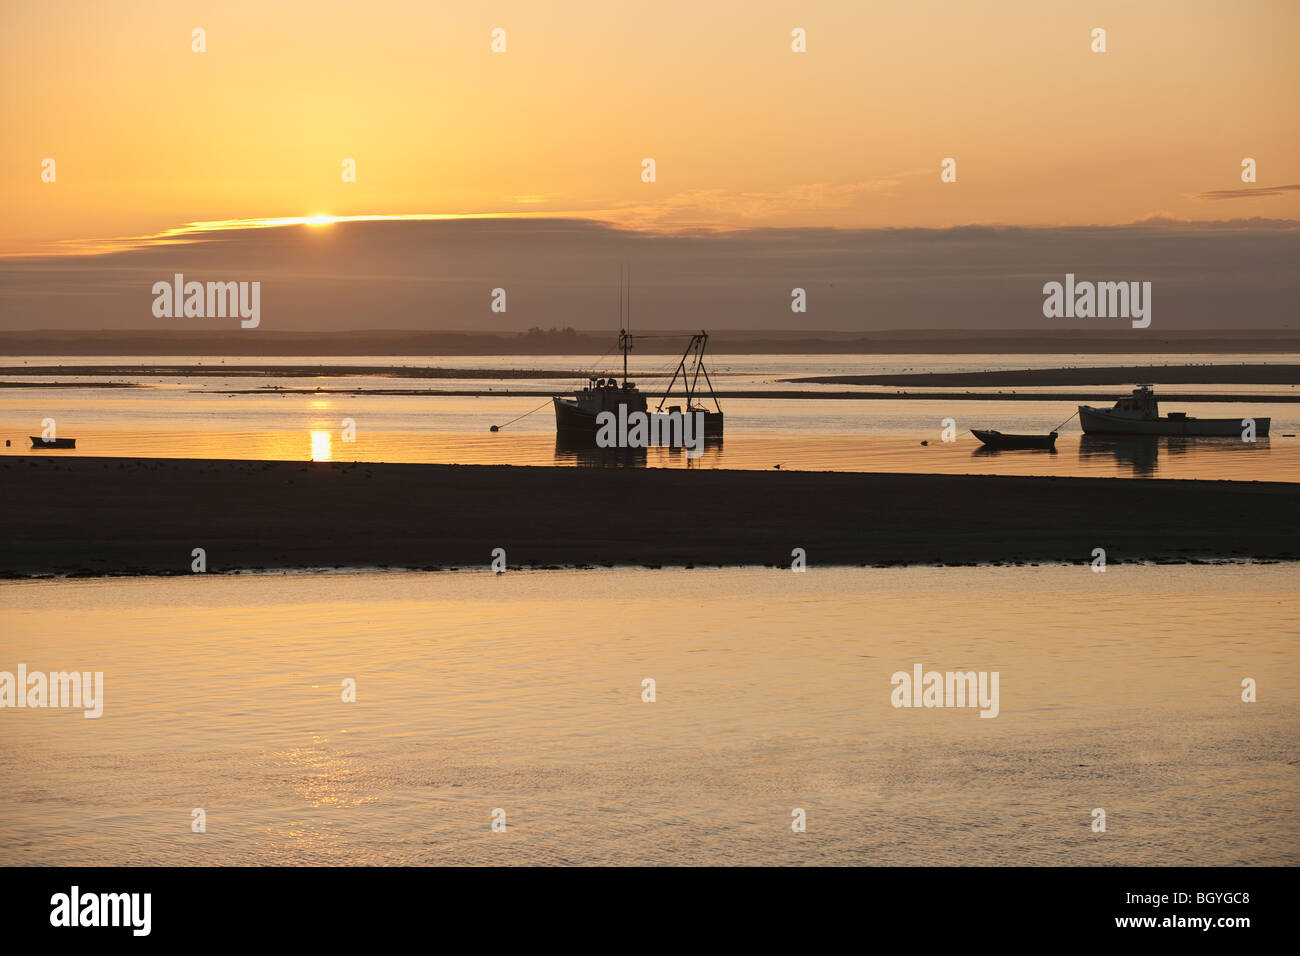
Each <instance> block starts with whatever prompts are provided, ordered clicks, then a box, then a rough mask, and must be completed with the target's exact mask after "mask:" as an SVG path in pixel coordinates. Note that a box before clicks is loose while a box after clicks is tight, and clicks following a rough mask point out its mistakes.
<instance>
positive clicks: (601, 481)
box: [0, 456, 1300, 615]
mask: <svg viewBox="0 0 1300 956" xmlns="http://www.w3.org/2000/svg"><path fill="white" fill-rule="evenodd" d="M0 482H2V483H3V486H4V488H5V496H4V500H3V505H0V508H2V509H3V511H2V512H0V514H2V517H3V521H4V531H5V533H4V535H2V536H0V576H6V577H23V576H31V575H48V574H71V575H105V574H189V573H191V561H192V560H193V558H192V555H193V550H194V549H195V548H202V549H203V551H204V554H205V559H206V564H207V569H208V571H210V572H234V571H250V570H259V569H262V570H274V569H310V568H329V567H347V568H371V567H383V568H411V569H424V570H437V569H444V568H478V569H482V570H484V571H485V572H486V569H487V567H488V565H489V563H490V562H491V560H492V552H493V549H495V548H503V549H505V552H506V561H507V562H508V564H509V565H510V566H511V567H516V568H518V567H558V566H564V567H589V566H597V565H610V566H619V565H624V566H626V565H648V566H651V567H658V566H663V565H673V566H688V567H691V566H697V565H699V566H717V565H769V566H774V567H782V568H788V567H789V566H790V562H791V552H792V551H793V549H795V548H802V549H804V552H805V553H806V555H807V562H808V573H809V574H816V569H817V567H818V566H819V565H907V564H927V565H941V564H942V565H952V564H971V563H1007V562H1011V563H1014V562H1031V563H1032V562H1043V561H1050V562H1074V563H1081V562H1082V563H1087V562H1089V561H1091V559H1092V557H1093V549H1094V548H1104V549H1105V551H1106V555H1107V560H1108V563H1110V564H1111V565H1112V567H1111V571H1110V573H1111V574H1114V573H1123V572H1122V571H1119V570H1118V569H1117V568H1115V565H1116V564H1121V563H1124V562H1131V561H1159V562H1174V563H1181V562H1198V561H1213V560H1219V559H1252V560H1275V559H1276V560H1296V559H1297V558H1300V554H1298V553H1297V551H1300V544H1297V539H1296V534H1295V531H1296V528H1297V527H1300V484H1289V483H1282V482H1235V481H1178V480H1160V479H1133V478H1046V477H1043V478H1037V477H1019V476H987V475H924V474H846V473H836V472H798V471H780V472H778V471H771V472H756V471H723V470H710V469H702V470H695V471H687V470H677V469H620V468H612V469H603V468H562V467H510V466H498V465H460V466H457V465H423V464H366V463H344V462H312V463H302V462H288V461H228V460H194V459H128V458H46V457H42V456H12V457H4V458H0ZM783 573H789V572H783ZM1079 573H1080V574H1090V573H1091V572H1090V571H1089V569H1087V568H1086V567H1080V568H1079ZM1094 580H1097V581H1098V585H1097V586H1098V587H1099V588H1103V589H1104V588H1105V586H1106V580H1105V579H1102V578H1100V577H1098V578H1096V579H1094ZM1099 593H1100V592H1099ZM664 599H665V600H671V594H665V595H664ZM1006 600H1007V608H1008V614H1012V615H1014V614H1015V613H1016V611H1015V608H1016V594H1015V593H1014V590H1013V591H1008V592H1007V594H1006Z"/></svg>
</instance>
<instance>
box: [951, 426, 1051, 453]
mask: <svg viewBox="0 0 1300 956" xmlns="http://www.w3.org/2000/svg"><path fill="white" fill-rule="evenodd" d="M970 431H971V434H972V435H974V436H975V437H976V438H978V439H979V440H980V441H982V442H983V443H984V444H985V445H987V446H988V447H989V448H997V449H999V450H1001V449H1011V448H1051V449H1055V448H1056V432H1051V433H1050V434H1047V435H1004V434H1002V433H1001V432H1000V431H995V430H994V429H991V428H989V429H979V428H972V429H971V430H970Z"/></svg>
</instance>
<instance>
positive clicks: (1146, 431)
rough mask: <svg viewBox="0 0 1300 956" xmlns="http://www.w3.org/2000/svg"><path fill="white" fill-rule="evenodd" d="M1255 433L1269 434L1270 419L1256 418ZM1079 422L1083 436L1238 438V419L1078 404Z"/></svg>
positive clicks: (1242, 426) (1239, 432)
mask: <svg viewBox="0 0 1300 956" xmlns="http://www.w3.org/2000/svg"><path fill="white" fill-rule="evenodd" d="M1254 422H1255V436H1256V437H1257V438H1265V437H1267V436H1268V429H1269V425H1270V424H1271V420H1270V419H1268V418H1256V419H1254ZM1079 424H1080V426H1082V428H1083V433H1084V434H1085V435H1173V436H1186V437H1191V438H1238V439H1239V438H1241V436H1242V432H1243V431H1244V430H1245V426H1244V425H1243V424H1242V419H1240V418H1177V417H1166V418H1154V419H1144V418H1125V417H1123V416H1121V415H1113V414H1111V413H1110V412H1109V411H1108V410H1106V409H1100V408H1093V407H1092V406H1090V405H1080V406H1079Z"/></svg>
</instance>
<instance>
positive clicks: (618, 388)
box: [543, 331, 646, 442]
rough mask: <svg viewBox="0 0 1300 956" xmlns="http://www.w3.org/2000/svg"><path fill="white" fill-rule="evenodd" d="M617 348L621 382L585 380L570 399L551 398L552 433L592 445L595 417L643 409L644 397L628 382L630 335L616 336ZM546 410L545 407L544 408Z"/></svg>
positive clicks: (604, 379)
mask: <svg viewBox="0 0 1300 956" xmlns="http://www.w3.org/2000/svg"><path fill="white" fill-rule="evenodd" d="M618 347H619V348H620V349H622V350H623V383H622V384H621V385H620V384H619V382H618V379H616V378H597V377H595V376H592V377H590V378H588V379H587V385H586V387H585V388H580V389H578V391H577V392H576V393H575V394H574V396H573V398H560V397H559V396H556V397H555V398H552V399H551V402H552V403H553V404H554V405H555V431H556V434H557V435H560V436H562V437H564V438H566V439H570V440H581V441H588V442H594V441H595V440H596V432H597V430H598V429H599V426H598V425H597V423H596V416H597V415H599V414H600V413H601V412H612V413H613V414H614V415H618V414H619V409H620V408H621V407H626V409H627V411H626V413H625V415H624V417H626V415H630V414H631V413H632V412H644V411H645V410H646V400H645V394H644V393H642V391H641V390H640V389H639V388H637V387H636V383H635V382H629V381H628V380H627V353H628V350H629V349H631V348H632V336H630V335H628V334H627V332H626V331H620V332H619V333H618ZM543 407H545V406H543Z"/></svg>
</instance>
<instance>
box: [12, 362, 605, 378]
mask: <svg viewBox="0 0 1300 956" xmlns="http://www.w3.org/2000/svg"><path fill="white" fill-rule="evenodd" d="M0 375H28V376H33V377H37V376H42V375H105V376H107V375H115V376H122V375H134V376H143V377H145V378H269V377H275V378H490V379H502V380H504V379H516V378H572V379H578V378H584V379H585V378H586V377H587V372H586V371H575V370H573V369H531V368H446V367H443V366H436V367H435V366H428V365H421V366H414V365H3V366H0Z"/></svg>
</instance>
